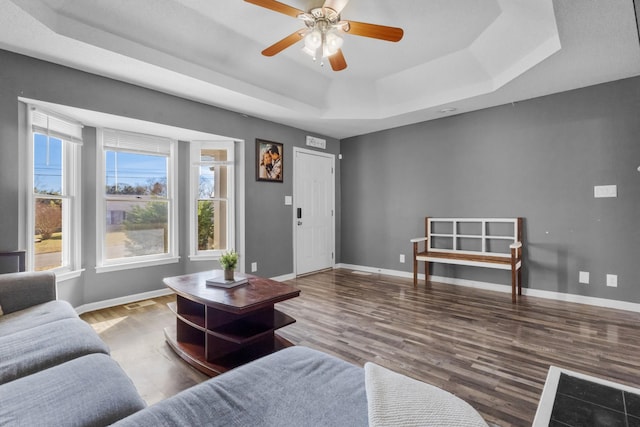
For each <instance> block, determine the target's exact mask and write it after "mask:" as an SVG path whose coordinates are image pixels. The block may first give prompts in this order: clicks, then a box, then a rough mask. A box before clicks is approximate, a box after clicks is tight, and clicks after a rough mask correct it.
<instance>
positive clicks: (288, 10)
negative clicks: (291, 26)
mask: <svg viewBox="0 0 640 427" xmlns="http://www.w3.org/2000/svg"><path fill="white" fill-rule="evenodd" d="M244 1H246V2H247V3H251V4H255V5H256V6H262V7H264V8H267V9H270V10H273V11H275V12H280V13H284V14H285V15H289V16H293V17H294V18H297V17H298V15H300V14H301V13H304V11H302V10H300V9H296V8H295V7H293V6H289V5H286V4H284V3H280V2H278V1H276V0H244Z"/></svg>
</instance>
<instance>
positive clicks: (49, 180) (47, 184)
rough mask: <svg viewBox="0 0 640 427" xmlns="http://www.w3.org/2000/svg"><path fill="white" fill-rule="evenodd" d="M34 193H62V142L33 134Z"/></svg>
mask: <svg viewBox="0 0 640 427" xmlns="http://www.w3.org/2000/svg"><path fill="white" fill-rule="evenodd" d="M33 192H34V193H39V194H63V193H62V141H61V140H59V139H57V138H51V137H48V136H47V135H43V134H40V133H34V134H33Z"/></svg>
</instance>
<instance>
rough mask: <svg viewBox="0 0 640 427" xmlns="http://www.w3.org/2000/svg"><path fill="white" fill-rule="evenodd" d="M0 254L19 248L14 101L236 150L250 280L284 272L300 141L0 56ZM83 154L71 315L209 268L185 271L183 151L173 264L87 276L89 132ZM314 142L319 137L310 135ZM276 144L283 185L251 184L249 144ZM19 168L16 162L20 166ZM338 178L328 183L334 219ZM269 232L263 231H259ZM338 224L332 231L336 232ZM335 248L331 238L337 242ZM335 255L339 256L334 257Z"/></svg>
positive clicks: (290, 131) (209, 111)
mask: <svg viewBox="0 0 640 427" xmlns="http://www.w3.org/2000/svg"><path fill="white" fill-rule="evenodd" d="M0 64H2V66H0V199H1V200H2V203H1V204H0V251H8V250H15V249H17V248H21V243H23V241H24V236H20V231H19V230H20V227H19V226H20V223H21V221H22V217H24V197H25V196H24V195H25V194H26V191H27V189H26V188H25V183H24V180H23V178H22V177H21V171H22V170H21V164H20V161H19V160H20V159H19V157H20V142H19V141H20V138H21V137H22V138H24V132H25V129H24V123H23V120H22V118H23V113H22V112H21V109H20V106H19V102H18V97H20V96H22V97H25V98H30V99H37V100H41V101H46V102H52V103H57V104H62V105H68V106H72V107H77V108H83V109H87V110H93V111H99V112H104V113H109V114H114V115H119V116H125V117H131V118H135V119H140V120H146V121H151V122H156V123H161V124H166V125H172V126H177V127H181V128H187V129H193V130H197V131H202V132H208V133H213V134H218V135H225V136H228V137H232V138H235V139H237V140H244V141H245V152H244V156H245V161H246V164H245V182H246V187H245V196H246V197H245V211H246V215H245V226H246V230H245V244H246V246H245V254H244V258H243V260H242V262H243V263H244V265H245V268H246V270H247V271H249V266H250V263H251V262H254V261H255V262H258V271H257V274H259V275H261V276H265V277H274V276H280V275H285V274H290V273H292V272H293V244H292V242H293V230H292V213H293V212H292V207H291V206H285V205H284V197H285V195H292V194H293V182H292V179H293V175H292V172H293V164H292V159H293V147H294V146H304V143H305V137H306V135H307V134H308V133H307V132H305V131H304V130H300V129H294V128H291V127H287V126H283V125H280V124H276V123H272V122H268V121H264V120H260V119H255V118H251V117H244V116H242V115H241V114H238V113H235V112H231V111H227V110H223V109H219V108H215V107H211V106H207V105H204V104H200V103H197V102H192V101H188V100H185V99H181V98H178V97H174V96H170V95H166V94H163V93H160V92H157V91H153V90H148V89H144V88H141V87H137V86H133V85H130V84H126V83H122V82H118V81H115V80H111V79H107V78H103V77H99V76H96V75H92V74H89V73H85V72H81V71H78V70H74V69H70V68H67V67H62V66H58V65H55V64H51V63H48V62H44V61H40V60H37V59H33V58H29V57H26V56H22V55H18V54H14V53H11V52H7V51H3V50H0ZM84 136H85V139H86V141H85V144H84V146H83V154H82V162H83V197H84V199H83V209H84V214H83V246H84V247H83V261H82V262H83V267H84V268H85V269H86V270H85V272H84V273H83V275H82V277H80V278H79V279H77V280H70V281H65V282H64V283H62V284H61V286H60V287H59V292H60V296H61V297H62V298H64V299H67V300H69V301H70V302H71V303H72V304H73V305H75V306H78V305H82V304H88V303H92V302H98V301H103V300H107V299H112V298H118V297H123V296H127V295H132V294H137V293H142V292H147V291H152V290H157V289H163V285H162V278H163V277H165V276H171V275H178V274H183V273H185V272H192V271H200V270H205V269H210V268H215V267H216V266H217V263H214V262H211V261H209V262H202V261H198V262H189V261H188V258H187V255H188V246H187V240H186V233H187V225H186V222H185V221H184V219H185V218H187V215H188V209H187V206H188V205H187V202H186V194H187V193H186V190H187V184H186V182H187V179H188V174H187V170H188V158H187V157H188V149H187V148H186V144H185V143H180V148H179V179H180V184H179V185H180V189H181V190H182V192H181V194H180V195H179V203H180V206H181V209H180V218H181V222H182V223H181V225H180V242H179V247H180V256H181V257H182V258H181V263H179V264H169V265H166V266H160V267H149V268H141V269H138V270H123V271H119V272H113V273H101V274H96V272H95V265H96V260H95V257H96V254H95V239H96V236H95V195H96V188H95V172H94V171H95V161H96V160H95V159H96V157H95V129H93V128H85V131H84ZM314 136H319V137H323V136H322V135H314ZM256 138H261V139H266V140H271V141H277V142H281V143H283V144H284V150H285V152H284V156H283V159H284V162H285V170H284V183H282V184H279V183H269V182H256V181H255V169H254V164H255V163H254V161H255V139H256ZM324 138H326V139H327V150H325V152H328V153H333V154H337V153H338V152H339V149H340V143H339V141H338V140H336V139H332V138H327V137H324ZM22 160H23V159H22ZM339 189H340V175H339V171H338V174H337V176H336V195H337V197H338V199H337V201H336V203H337V206H338V211H339V202H340V199H339V197H340V192H339ZM267 223H268V224H269V227H265V224H267ZM338 225H339V224H338ZM336 246H337V249H339V248H340V240H339V234H338V237H337V239H336ZM338 256H339V255H338Z"/></svg>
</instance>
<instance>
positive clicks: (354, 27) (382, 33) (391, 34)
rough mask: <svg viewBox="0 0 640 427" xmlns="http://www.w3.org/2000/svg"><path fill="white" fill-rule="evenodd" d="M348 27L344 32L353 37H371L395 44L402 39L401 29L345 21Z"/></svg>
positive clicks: (402, 32)
mask: <svg viewBox="0 0 640 427" xmlns="http://www.w3.org/2000/svg"><path fill="white" fill-rule="evenodd" d="M347 22H348V23H349V27H348V28H347V29H345V30H344V31H345V32H347V33H348V34H353V35H355V36H362V37H371V38H374V39H380V40H386V41H390V42H397V41H400V40H401V39H402V36H403V35H404V31H403V30H402V28H397V27H387V26H384V25H376V24H367V23H365V22H356V21H347Z"/></svg>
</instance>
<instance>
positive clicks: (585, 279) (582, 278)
mask: <svg viewBox="0 0 640 427" xmlns="http://www.w3.org/2000/svg"><path fill="white" fill-rule="evenodd" d="M578 282H580V283H584V284H585V285H588V284H589V272H588V271H581V272H580V273H579V275H578Z"/></svg>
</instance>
